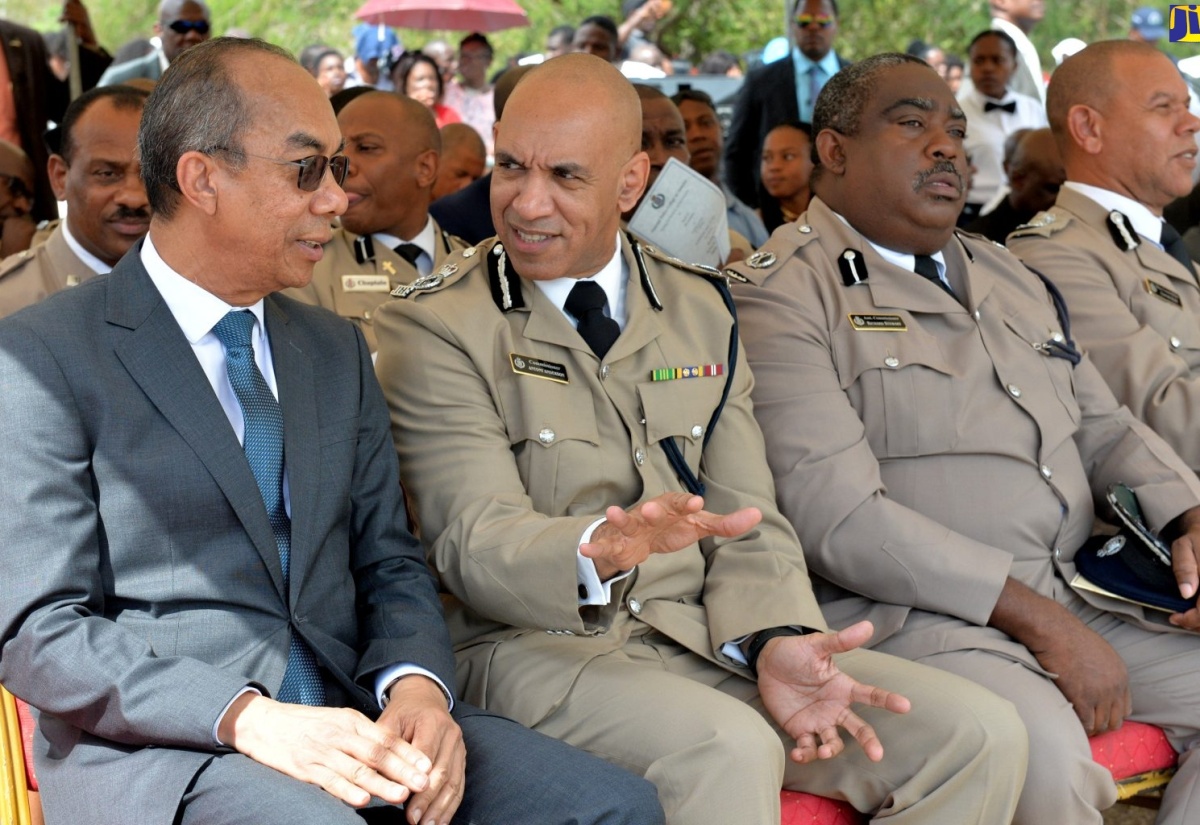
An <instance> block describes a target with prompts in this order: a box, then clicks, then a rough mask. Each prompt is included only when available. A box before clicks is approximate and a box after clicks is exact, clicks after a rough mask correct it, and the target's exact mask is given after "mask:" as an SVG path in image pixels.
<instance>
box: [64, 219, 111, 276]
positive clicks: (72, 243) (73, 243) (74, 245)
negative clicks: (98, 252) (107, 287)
mask: <svg viewBox="0 0 1200 825" xmlns="http://www.w3.org/2000/svg"><path fill="white" fill-rule="evenodd" d="M59 226H60V227H61V228H62V234H63V240H64V241H66V242H67V248H68V249H70V250H71V251H72V252H74V253H75V257H76V258H78V259H79V260H81V261H83V263H84V266H86V267H87V268H88V269H90V270H92V272H95V273H96V274H97V275H107V274H108V273H110V272H112V267H111V266H109V265H108V264H106V263H104V261H102V260H100V259H99V258H97V257H96V256H95V255H93V254H92V253H91V252H88V251H87V250H86V249H84V248H83V245H82V244H81V243H79V241H77V240H75V236H74V235H72V234H71V225H70V221H69V220H68V219H67V218H63V221H62V223H60V224H59Z"/></svg>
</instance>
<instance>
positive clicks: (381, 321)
mask: <svg viewBox="0 0 1200 825" xmlns="http://www.w3.org/2000/svg"><path fill="white" fill-rule="evenodd" d="M494 244H495V241H494V239H493V240H488V241H485V242H484V243H483V244H481V245H480V246H478V247H473V248H470V249H467V250H465V251H463V252H461V253H458V254H456V255H455V256H453V257H451V259H450V261H449V265H448V266H447V267H445V268H443V269H442V270H441V272H442V273H444V274H442V275H440V276H437V275H436V273H435V277H434V278H433V279H430V283H427V286H426V288H423V289H418V290H416V291H413V292H412V293H411V294H410V295H409V296H408V297H407V298H406V299H403V300H396V301H392V302H390V303H388V304H387V305H385V306H384V307H381V308H380V310H379V312H378V314H377V317H376V332H377V334H378V336H379V343H380V350H379V358H378V361H377V365H376V368H377V373H378V376H379V379H380V382H381V383H382V385H383V388H384V393H385V395H386V396H387V399H388V403H389V406H390V407H391V412H392V423H393V428H392V432H393V437H394V438H395V440H396V445H397V450H398V452H399V456H400V467H401V478H402V480H403V482H404V485H405V489H406V490H407V492H408V493H409V495H410V496H411V497H412V499H413V500H414V502H415V506H416V510H417V515H418V522H419V527H420V532H421V536H422V541H423V542H424V543H425V545H426V548H427V550H428V554H429V558H430V561H431V563H432V565H433V566H434V567H435V568H436V571H437V573H438V575H439V576H440V578H441V581H442V585H443V587H444V588H445V589H446V590H448V591H449V592H450V593H451V594H453V596H454V598H452V599H449V600H448V604H447V619H448V622H449V625H450V629H451V636H452V638H453V641H454V643H455V645H456V651H457V654H458V660H459V682H460V685H462V686H463V687H464V692H463V698H464V699H465V700H467V701H470V702H474V703H478V704H480V705H483V706H485V707H486V706H491V707H501V708H503V709H504V712H505V713H507V714H509V715H512V716H514V717H515V718H517V719H519V720H520V721H521V722H523V723H525V724H527V725H532V724H536V723H537V722H539V721H540V720H542V719H543V718H545V716H546V715H547V714H548V713H550V712H551V711H552V710H553V709H554V708H555V707H556V705H557V704H558V703H559V702H560V701H561V700H562V698H563V697H564V696H565V695H566V693H567V691H568V690H569V689H570V687H571V684H572V682H573V681H574V678H575V676H576V674H578V672H579V671H580V670H581V669H582V668H583V667H584V665H585V664H587V662H588V661H589V660H591V659H592V658H594V657H596V656H602V655H604V654H607V653H610V652H613V651H616V650H619V649H620V648H621V646H622V645H623V644H625V642H626V641H628V640H629V638H630V637H631V636H636V635H640V634H644V633H647V632H648V631H650V630H656V631H658V632H659V633H661V634H663V635H665V636H667V637H669V638H670V639H673V640H675V641H676V642H678V643H679V644H680V645H682V646H684V647H686V648H688V649H690V650H692V651H694V652H696V653H697V654H699V655H700V656H703V657H704V658H705V659H707V660H709V661H711V662H714V663H716V664H718V665H720V666H721V667H725V668H728V669H730V670H732V671H735V672H740V673H742V674H744V675H746V676H747V678H748V677H749V672H748V671H747V670H746V669H745V668H744V667H742V666H739V665H736V664H734V663H733V662H732V661H731V660H729V659H728V658H726V657H725V656H724V655H723V654H721V653H720V649H721V647H722V645H723V644H724V643H725V642H728V641H731V640H734V639H738V638H740V637H742V636H744V635H746V634H748V633H751V632H754V631H758V630H762V629H764V628H767V627H774V626H779V625H805V626H808V627H812V628H824V627H825V623H824V620H823V618H822V616H821V613H820V611H819V609H818V607H817V605H816V601H815V598H814V596H813V593H812V588H811V585H810V582H809V579H808V575H807V573H806V569H805V565H804V558H803V554H802V553H801V550H800V546H799V543H798V542H797V540H796V536H795V534H794V532H793V531H792V529H791V527H790V526H789V525H788V524H787V522H786V520H784V519H783V517H782V516H781V515H780V514H779V512H778V510H777V509H776V508H775V506H774V488H773V486H772V484H771V477H770V472H769V470H768V469H767V465H766V460H765V456H764V452H763V444H762V437H761V435H760V433H759V430H758V426H757V424H756V423H755V421H754V417H753V415H752V412H751V409H750V387H751V384H752V381H751V377H750V371H749V370H748V369H746V368H745V365H744V364H740V365H738V366H737V368H736V370H734V371H733V375H732V378H730V374H729V371H730V370H731V369H732V368H733V366H734V365H733V364H729V363H727V362H728V360H729V352H730V350H729V345H730V336H731V334H732V333H733V319H732V316H731V314H730V311H729V309H728V308H727V307H726V305H725V303H724V302H723V301H722V298H721V296H720V294H719V292H718V289H717V287H716V285H715V283H714V282H713V278H714V276H716V273H715V272H710V273H709V274H705V273H703V272H702V271H701V270H699V269H692V268H691V267H687V266H685V265H681V264H679V263H678V262H673V261H672V260H670V259H667V258H665V257H663V256H660V255H658V254H657V253H655V252H652V251H651V249H650V248H648V247H646V248H644V255H643V256H642V258H643V261H644V270H642V271H640V268H639V265H638V260H637V256H636V255H635V253H634V252H633V250H632V248H631V245H630V243H629V241H628V239H627V238H625V237H624V236H623V239H622V242H621V244H622V254H623V255H624V261H625V264H626V265H627V266H628V271H629V280H628V282H627V287H626V297H625V306H626V309H627V316H628V322H627V324H626V326H625V329H624V330H623V331H622V333H621V335H620V337H619V338H617V340H616V342H615V343H614V344H613V347H612V349H611V350H610V351H609V353H608V354H607V355H606V357H605V358H604V359H603V360H600V359H598V358H597V357H596V356H595V355H594V354H593V353H592V351H591V350H590V349H589V348H588V346H587V344H586V343H584V341H583V339H582V338H581V337H580V335H579V333H578V332H577V331H576V330H575V329H574V328H573V326H572V324H571V323H570V322H569V321H568V320H567V318H566V317H564V315H563V314H562V312H561V311H560V310H559V309H558V308H557V307H556V306H554V304H553V303H551V301H550V300H549V299H548V298H547V297H546V296H545V295H544V294H543V293H542V291H541V290H540V289H539V288H538V287H537V286H536V285H534V284H533V283H530V282H528V281H524V280H522V279H521V278H519V277H518V276H516V275H515V274H514V273H513V271H512V268H511V266H510V265H509V264H508V262H507V259H505V260H504V261H503V262H501V260H500V259H499V258H498V257H497V256H496V255H494V254H493V251H494ZM502 263H503V266H502ZM643 273H644V274H643ZM500 305H506V306H510V307H511V309H509V310H508V311H504V310H502V309H501V308H500ZM713 365H717V366H719V367H720V368H721V370H720V372H721V374H719V375H707V376H705V375H703V373H704V372H705V370H704V369H703V368H704V367H705V366H710V367H712V366H713ZM679 367H700V368H701V369H700V373H701V377H696V378H679V379H676V380H658V381H655V380H652V375H653V371H654V370H658V369H665V368H679ZM713 371H715V370H712V369H710V370H708V372H713ZM727 380H731V382H732V383H731V386H730V391H729V398H728V401H727V402H726V404H725V406H724V411H723V412H722V414H721V416H720V419H719V421H718V422H717V424H716V425H715V427H714V429H713V431H712V432H711V433H709V432H708V427H709V422H710V419H711V417H712V415H713V412H714V410H715V409H716V408H717V406H718V405H719V404H720V402H721V397H722V393H723V391H724V390H725V387H726V381H727ZM706 438H708V441H707V445H706V444H705V439H706ZM668 439H672V440H674V442H675V443H676V444H677V445H678V447H679V449H680V451H681V452H682V456H683V458H684V460H685V461H686V463H687V466H688V467H689V468H690V469H691V470H692V472H694V473H696V474H697V475H698V476H699V479H700V480H701V481H702V482H703V483H704V484H705V485H706V494H705V506H706V508H707V509H709V510H711V511H714V512H718V513H726V512H730V511H732V510H735V509H737V508H739V507H745V506H756V507H758V508H760V509H761V510H762V512H763V522H762V523H761V524H760V525H759V526H758V527H757V528H756V529H755V530H753V531H751V532H750V533H749V534H747V535H745V536H742V537H740V538H736V539H706V540H703V541H701V542H699V543H698V544H697V545H695V546H693V547H691V548H685V549H683V550H680V551H679V552H675V553H670V554H664V555H654V556H651V557H650V558H649V559H648V560H647V561H646V562H644V563H643V564H641V565H640V566H639V567H638V568H637V570H636V572H635V573H634V574H633V575H631V576H629V577H628V578H625V579H623V580H621V581H619V582H617V583H616V584H614V585H613V587H612V600H611V602H610V603H609V604H607V605H605V606H588V607H581V606H580V605H579V594H578V580H577V577H576V553H577V549H578V546H579V541H580V538H581V537H582V535H583V533H584V530H585V529H586V528H587V527H588V526H589V525H591V524H592V523H593V522H595V521H596V520H597V519H599V518H602V517H603V515H604V511H605V508H606V507H608V506H610V505H619V506H621V507H626V508H627V507H630V506H632V505H634V504H636V503H638V502H640V501H644V500H646V499H649V498H653V497H654V496H657V495H660V494H662V493H664V492H667V491H677V490H681V489H683V486H682V484H681V483H680V481H679V479H678V477H677V476H676V474H675V471H674V470H673V469H672V467H671V465H670V464H669V462H668V459H667V454H666V452H665V451H664V448H663V442H664V441H665V440H668Z"/></svg>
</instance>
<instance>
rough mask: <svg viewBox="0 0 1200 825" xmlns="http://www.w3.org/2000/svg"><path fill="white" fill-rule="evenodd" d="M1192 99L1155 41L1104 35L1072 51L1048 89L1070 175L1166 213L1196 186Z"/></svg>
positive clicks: (1053, 123)
mask: <svg viewBox="0 0 1200 825" xmlns="http://www.w3.org/2000/svg"><path fill="white" fill-rule="evenodd" d="M1188 104H1189V95H1188V86H1187V84H1186V83H1185V82H1184V80H1183V77H1182V76H1181V75H1180V74H1179V70H1178V69H1176V68H1175V66H1174V65H1173V64H1172V63H1171V61H1170V59H1169V58H1168V57H1167V56H1166V55H1165V54H1163V53H1162V52H1160V51H1158V50H1157V49H1155V48H1154V47H1153V46H1151V45H1149V44H1146V43H1137V42H1135V41H1132V40H1106V41H1102V42H1100V43H1093V44H1092V45H1090V46H1088V47H1087V48H1085V49H1083V50H1082V51H1080V52H1078V53H1077V54H1075V55H1074V56H1072V57H1070V58H1068V59H1067V60H1066V61H1064V62H1063V64H1062V66H1060V67H1059V68H1058V70H1057V71H1056V72H1055V73H1054V79H1053V81H1052V82H1051V83H1050V87H1049V90H1048V93H1047V96H1046V111H1047V115H1048V117H1049V120H1050V128H1051V129H1052V130H1053V132H1054V137H1055V139H1056V140H1057V142H1058V148H1059V152H1060V153H1061V155H1062V160H1063V164H1064V167H1065V169H1066V174H1067V179H1068V180H1071V181H1076V182H1079V183H1085V184H1089V185H1092V186H1098V187H1101V188H1103V189H1107V190H1109V191H1111V192H1116V193H1117V194H1120V195H1124V196H1125V197H1128V198H1131V199H1133V200H1135V201H1138V202H1139V203H1141V204H1143V205H1145V206H1146V207H1147V208H1149V209H1150V210H1151V211H1152V212H1155V213H1158V214H1161V210H1162V208H1163V207H1164V206H1166V204H1168V203H1170V202H1171V201H1172V200H1173V199H1174V198H1177V197H1182V196H1183V195H1186V194H1187V193H1188V192H1189V191H1190V190H1191V186H1192V173H1193V171H1194V169H1195V165H1196V139H1195V137H1196V130H1197V129H1198V128H1200V120H1197V119H1196V118H1195V117H1194V116H1193V115H1192V114H1191V113H1190V112H1189V111H1188Z"/></svg>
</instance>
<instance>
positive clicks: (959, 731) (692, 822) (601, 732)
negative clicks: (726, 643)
mask: <svg viewBox="0 0 1200 825" xmlns="http://www.w3.org/2000/svg"><path fill="white" fill-rule="evenodd" d="M838 664H839V666H840V667H841V668H842V669H843V670H844V671H845V672H847V673H849V674H851V675H853V676H854V677H855V678H856V679H858V680H859V681H861V682H866V683H868V684H873V685H876V686H879V687H886V688H888V689H889V690H894V691H896V692H898V693H901V694H903V695H910V696H918V695H919V696H922V697H924V698H925V703H924V704H923V705H914V706H913V708H912V710H911V711H910V712H909V713H907V714H903V715H901V714H893V713H890V712H888V711H885V710H880V709H875V708H868V707H861V706H860V707H856V708H855V710H856V712H857V713H859V715H860V716H862V717H863V718H864V719H866V720H867V722H869V723H870V724H871V725H872V726H873V727H874V728H875V731H876V733H877V734H878V736H879V739H880V741H881V742H882V743H883V747H884V751H885V753H884V757H883V760H882V761H881V762H878V763H876V762H871V761H870V760H869V759H867V757H866V755H865V754H864V752H863V750H862V748H861V747H860V746H859V745H858V743H857V742H855V741H853V739H852V738H850V736H849V734H847V733H846V732H845V731H840V732H841V734H842V737H843V741H844V742H845V744H846V747H845V750H843V752H842V753H841V754H839V755H838V756H836V757H835V758H833V759H828V760H823V761H819V762H814V763H809V764H806V765H799V764H796V763H795V762H792V761H791V760H790V759H788V757H787V753H788V751H789V750H790V749H791V748H792V747H793V746H794V742H793V740H792V738H791V737H790V736H788V735H787V734H786V733H784V732H783V731H782V729H780V728H779V727H778V726H777V725H775V724H774V723H773V722H771V721H769V719H768V718H767V716H766V712H765V710H764V709H763V706H762V702H761V700H760V699H759V697H758V688H757V686H756V685H755V683H754V682H752V681H750V680H748V679H746V678H744V677H741V676H737V675H734V674H732V673H731V672H729V671H727V670H724V669H722V668H719V667H717V666H716V665H714V664H712V663H711V662H708V661H706V660H705V659H703V658H702V657H700V656H697V655H696V654H694V653H692V652H691V651H688V650H686V649H685V648H683V647H681V646H679V645H677V644H675V643H674V642H672V641H671V640H670V639H667V638H666V637H664V636H662V635H660V634H658V633H655V632H651V633H649V634H647V635H644V636H635V637H633V638H631V639H630V640H629V642H628V643H627V644H626V645H625V646H624V647H623V648H622V649H621V650H620V651H617V652H615V653H612V654H609V655H606V656H600V657H597V658H596V659H594V660H592V661H591V662H590V663H589V664H588V665H587V666H586V667H584V669H583V671H582V672H581V673H580V674H579V678H578V679H577V680H576V683H575V685H574V686H573V688H572V689H571V692H570V693H569V695H568V696H567V697H566V700H565V701H564V702H562V704H561V705H560V706H559V708H558V709H557V710H556V711H555V712H554V713H552V714H551V715H550V716H548V717H547V718H546V719H545V720H543V721H542V722H541V723H539V724H537V725H536V726H535V729H536V730H538V731H540V732H541V733H545V734H547V735H549V736H553V737H555V738H558V739H563V740H565V741H567V742H569V743H570V744H572V745H575V746H576V747H580V748H583V749H584V750H587V751H590V752H592V753H594V754H596V755H598V756H601V757H603V758H604V759H606V760H608V761H610V762H614V763H616V764H618V765H621V766H623V767H625V768H628V769H629V770H631V771H633V772H634V773H638V774H641V775H644V776H645V777H646V778H647V779H649V780H651V781H652V782H653V783H654V784H655V785H656V786H657V787H658V793H659V800H660V801H661V802H662V804H663V808H664V810H665V811H666V813H667V822H668V823H669V825H778V822H779V818H780V801H779V789H780V788H781V787H786V788H788V789H790V790H797V791H807V792H809V793H813V794H819V795H821V796H827V797H833V798H837V799H844V800H846V801H848V802H849V803H850V804H851V805H853V806H854V807H855V808H856V809H858V810H860V811H868V812H874V813H875V816H874V817H873V819H872V820H871V821H872V822H883V821H886V822H888V823H894V824H895V825H909V823H912V825H943V823H944V825H973V824H974V823H994V824H995V825H1008V823H1009V822H1010V821H1011V819H1012V815H1013V810H1014V807H1015V800H1016V797H1017V794H1018V793H1019V788H1020V787H1021V783H1022V782H1023V780H1024V777H1025V765H1026V742H1027V740H1026V737H1025V733H1024V731H1023V730H1022V728H1021V724H1020V722H1019V720H1018V719H1017V718H1016V716H1015V714H1014V712H1013V708H1012V706H1011V705H1010V704H1009V703H1008V702H1007V701H1004V700H1001V699H999V698H997V697H996V696H995V695H993V694H991V693H989V692H987V691H985V690H983V689H982V688H980V687H979V686H978V685H975V684H972V683H971V682H968V681H966V680H962V679H958V678H946V676H947V675H946V674H942V673H937V672H935V671H933V670H932V669H930V668H925V667H921V666H918V665H913V664H912V663H911V662H907V661H904V660H902V659H897V658H895V657H891V656H881V655H879V654H878V653H875V652H873V651H866V650H859V651H852V652H850V653H847V654H843V655H841V656H839V657H838Z"/></svg>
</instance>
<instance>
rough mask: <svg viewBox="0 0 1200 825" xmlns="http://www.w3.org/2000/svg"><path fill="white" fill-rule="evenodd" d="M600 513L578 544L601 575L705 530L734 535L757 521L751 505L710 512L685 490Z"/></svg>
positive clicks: (666, 550)
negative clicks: (596, 523) (588, 535)
mask: <svg viewBox="0 0 1200 825" xmlns="http://www.w3.org/2000/svg"><path fill="white" fill-rule="evenodd" d="M604 516H605V519H606V521H605V522H604V523H603V524H601V525H600V526H599V527H597V528H596V529H595V530H594V531H593V532H592V540H591V541H590V542H588V543H587V544H584V545H582V546H580V548H579V552H580V553H581V554H583V555H584V556H585V557H587V558H589V559H591V560H592V561H593V562H594V563H595V565H596V572H597V573H599V575H600V578H601V579H602V580H604V579H610V578H612V577H613V576H615V575H617V574H618V573H623V572H625V571H626V570H632V569H633V568H634V567H636V566H638V565H639V564H641V563H642V562H644V561H645V560H646V559H647V558H649V557H650V554H652V553H674V552H675V551H676V550H682V549H683V548H684V547H690V546H691V545H692V544H695V543H696V542H697V541H699V540H700V539H702V538H707V537H709V536H724V537H732V536H738V535H741V534H742V533H745V532H746V531H747V530H749V529H751V528H752V527H754V525H756V524H758V523H759V522H760V521H762V513H760V512H759V511H758V509H757V508H754V507H744V508H742V509H741V510H735V511H734V512H732V513H729V514H728V515H719V514H717V513H710V512H708V511H707V510H705V509H704V499H703V498H701V497H700V496H693V495H690V494H688V493H664V494H662V495H661V496H658V497H656V498H652V499H650V500H649V501H644V502H642V503H641V504H638V505H635V506H633V507H631V508H629V510H622V509H621V508H620V507H609V508H608V510H607V511H605V513H604Z"/></svg>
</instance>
